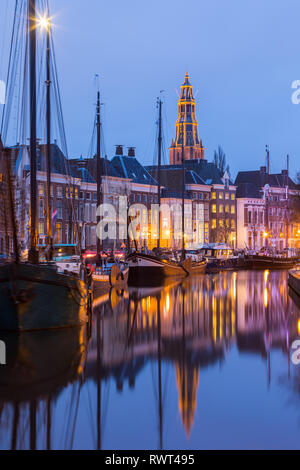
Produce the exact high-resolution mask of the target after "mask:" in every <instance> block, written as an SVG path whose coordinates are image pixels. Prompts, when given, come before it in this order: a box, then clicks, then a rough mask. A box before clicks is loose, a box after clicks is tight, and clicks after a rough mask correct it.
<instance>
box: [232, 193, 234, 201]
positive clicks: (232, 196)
mask: <svg viewBox="0 0 300 470" xmlns="http://www.w3.org/2000/svg"><path fill="white" fill-rule="evenodd" d="M231 200H232V201H234V200H235V195H234V193H231Z"/></svg>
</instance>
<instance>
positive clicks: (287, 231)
mask: <svg viewBox="0 0 300 470" xmlns="http://www.w3.org/2000/svg"><path fill="white" fill-rule="evenodd" d="M289 158H290V157H289V154H287V156H286V210H285V223H286V256H287V257H288V256H289V253H288V248H289Z"/></svg>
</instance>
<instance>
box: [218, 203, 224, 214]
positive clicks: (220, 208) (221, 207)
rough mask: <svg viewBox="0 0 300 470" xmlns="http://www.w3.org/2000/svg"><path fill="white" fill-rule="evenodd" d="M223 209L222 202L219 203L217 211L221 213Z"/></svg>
mask: <svg viewBox="0 0 300 470" xmlns="http://www.w3.org/2000/svg"><path fill="white" fill-rule="evenodd" d="M223 211H224V206H223V204H220V205H219V212H220V214H222V213H223Z"/></svg>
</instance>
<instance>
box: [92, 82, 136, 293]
mask: <svg viewBox="0 0 300 470" xmlns="http://www.w3.org/2000/svg"><path fill="white" fill-rule="evenodd" d="M100 109H101V103H100V91H99V90H98V92H97V105H96V129H97V152H96V182H97V208H99V207H100V205H101V202H102V197H101V196H102V195H101V115H100ZM99 223H100V215H97V225H98V224H99ZM101 249H102V247H101V238H100V237H99V236H97V252H96V260H95V261H96V266H98V267H99V266H100V265H101V262H100V260H101ZM128 273H129V268H128V266H127V265H126V266H124V268H123V269H121V267H120V266H118V265H117V264H114V265H113V266H112V268H111V271H110V273H106V274H93V282H94V285H93V287H94V294H95V296H98V295H100V294H101V293H103V292H102V291H103V290H105V288H106V286H105V287H104V289H103V288H102V286H103V285H104V283H108V282H109V284H110V286H111V287H120V288H122V287H125V286H126V285H127V281H128Z"/></svg>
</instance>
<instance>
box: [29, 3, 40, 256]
mask: <svg viewBox="0 0 300 470" xmlns="http://www.w3.org/2000/svg"><path fill="white" fill-rule="evenodd" d="M35 7H36V4H35V0H28V11H27V14H28V28H29V74H30V76H29V77H30V78H29V79H30V85H29V87H30V249H29V254H28V260H29V262H30V263H33V264H37V263H38V252H37V249H36V244H37V226H36V215H37V214H36V209H37V206H36V168H37V166H36V158H37V154H36V9H35Z"/></svg>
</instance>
